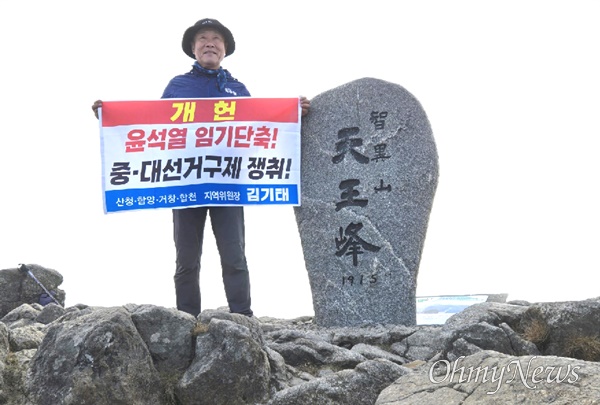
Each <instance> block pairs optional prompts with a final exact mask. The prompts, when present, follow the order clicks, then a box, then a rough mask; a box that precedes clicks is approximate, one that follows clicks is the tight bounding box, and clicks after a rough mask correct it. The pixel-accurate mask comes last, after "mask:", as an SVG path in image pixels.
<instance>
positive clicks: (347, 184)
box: [335, 179, 369, 211]
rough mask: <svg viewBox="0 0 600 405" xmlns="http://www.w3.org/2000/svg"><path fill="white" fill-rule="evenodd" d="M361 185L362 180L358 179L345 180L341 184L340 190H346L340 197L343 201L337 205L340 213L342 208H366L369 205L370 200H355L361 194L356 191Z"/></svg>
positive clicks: (336, 207) (336, 208)
mask: <svg viewBox="0 0 600 405" xmlns="http://www.w3.org/2000/svg"><path fill="white" fill-rule="evenodd" d="M359 184H360V180H357V179H349V180H343V181H342V182H341V183H340V190H344V191H342V194H341V196H340V198H341V199H342V201H339V202H337V203H336V204H335V210H336V211H339V210H341V209H342V208H345V207H349V206H358V207H364V206H366V205H367V204H368V203H369V200H365V199H355V198H354V197H358V195H359V194H360V192H359V191H358V190H355V189H354V187H356V186H358V185H359Z"/></svg>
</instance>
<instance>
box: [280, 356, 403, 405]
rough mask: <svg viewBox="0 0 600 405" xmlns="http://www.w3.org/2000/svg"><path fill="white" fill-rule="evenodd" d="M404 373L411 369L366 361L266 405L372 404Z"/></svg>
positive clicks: (294, 388)
mask: <svg viewBox="0 0 600 405" xmlns="http://www.w3.org/2000/svg"><path fill="white" fill-rule="evenodd" d="M406 373H410V370H409V369H407V368H404V367H402V366H399V365H397V364H395V363H392V362H391V361H388V360H384V359H378V360H368V361H365V362H363V363H360V364H359V365H357V367H356V368H355V369H353V370H342V371H339V372H337V373H334V374H331V375H328V376H325V377H322V378H318V379H314V380H311V381H309V382H307V383H305V384H302V385H297V386H295V387H292V388H288V389H286V390H283V391H280V392H278V393H277V394H276V395H275V397H274V398H273V399H272V400H271V401H270V402H269V405H307V404H318V405H363V404H364V405H371V404H373V403H374V401H375V400H376V399H377V397H378V396H379V393H380V392H381V391H382V390H383V389H384V388H385V387H387V386H388V385H390V384H391V383H392V382H393V381H394V380H396V379H397V378H399V377H400V376H402V375H404V374H406Z"/></svg>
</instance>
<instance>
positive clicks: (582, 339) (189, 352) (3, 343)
mask: <svg viewBox="0 0 600 405" xmlns="http://www.w3.org/2000/svg"><path fill="white" fill-rule="evenodd" d="M598 302H599V300H598V299H591V300H585V301H580V302H577V301H573V302H564V303H533V304H529V303H520V304H518V305H517V304H515V303H501V302H485V303H481V304H475V305H472V306H470V307H468V308H467V309H465V310H464V311H463V312H461V313H458V314H455V315H453V316H452V317H451V318H450V319H448V321H447V322H446V323H445V324H444V325H421V326H416V325H414V326H405V325H396V324H370V325H367V326H361V327H357V326H330V327H324V326H321V325H318V324H317V323H315V322H313V321H314V318H312V317H301V318H296V319H291V320H285V319H276V318H269V317H263V318H256V317H246V316H243V315H240V314H231V313H229V312H227V310H226V309H217V310H205V311H203V312H202V313H201V314H200V315H199V316H198V318H197V319H196V318H194V317H193V316H191V315H189V314H186V313H183V312H180V311H177V310H175V309H167V308H162V307H157V306H153V305H136V304H128V305H125V306H123V307H110V308H104V307H89V306H86V305H83V304H79V305H76V306H73V307H69V308H62V307H61V306H58V305H52V304H48V305H46V306H42V305H40V304H38V303H32V304H26V303H22V304H21V305H20V306H18V307H16V308H14V309H13V310H11V311H10V312H9V313H7V314H6V315H5V316H4V317H2V319H1V321H0V404H2V405H47V404H52V405H54V404H65V405H68V404H78V405H79V404H83V405H86V404H94V405H108V404H111V405H113V404H117V405H119V404H127V405H129V404H132V405H138V404H139V405H146V404H152V405H174V404H178V405H198V404H229V405H231V404H233V405H235V404H248V405H280V404H286V405H290V404H291V405H294V404H303V405H304V404H306V405H312V404H315V405H316V404H318V405H321V404H332V405H333V404H336V405H340V404H341V405H344V404H352V405H361V404H378V405H407V404H421V403H429V404H438V403H449V404H451V403H462V404H467V405H468V404H496V403H524V404H534V405H535V404H553V405H556V404H559V405H560V404H564V405H566V404H571V403H577V404H599V403H600V400H599V398H600V392H599V388H598V386H599V384H598V383H599V382H600V381H598V378H599V377H598V376H599V372H600V369H599V363H598V361H597V360H593V359H595V358H596V357H595V356H597V354H598V350H599V348H600V341H599V338H598V336H597V335H594V331H596V330H597V324H598V323H597V321H598ZM573 342H578V346H576V348H577V350H573ZM569 348H570V349H571V352H570V353H571V355H564V352H566V351H567V349H569ZM554 351H559V352H561V353H563V354H561V355H549V353H550V352H554ZM484 377H485V379H484Z"/></svg>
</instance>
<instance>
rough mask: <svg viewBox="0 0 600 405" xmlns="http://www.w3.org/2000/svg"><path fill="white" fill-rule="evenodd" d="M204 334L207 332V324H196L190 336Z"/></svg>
mask: <svg viewBox="0 0 600 405" xmlns="http://www.w3.org/2000/svg"><path fill="white" fill-rule="evenodd" d="M206 332H208V324H206V323H202V322H196V324H195V325H194V329H192V336H198V335H201V334H203V333H206Z"/></svg>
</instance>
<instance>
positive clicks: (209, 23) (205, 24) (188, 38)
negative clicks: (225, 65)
mask: <svg viewBox="0 0 600 405" xmlns="http://www.w3.org/2000/svg"><path fill="white" fill-rule="evenodd" d="M203 28H211V29H213V30H215V31H218V32H220V33H221V35H223V37H224V38H225V49H226V51H225V56H229V55H231V54H232V53H233V51H235V41H234V39H233V35H232V34H231V31H229V29H228V28H227V27H226V26H224V25H223V24H221V23H220V22H219V21H217V20H215V19H214V18H203V19H202V20H199V21H197V22H196V24H194V25H192V26H191V27H189V28H188V29H187V30H185V32H184V33H183V39H182V40H181V49H183V52H185V54H186V55H187V56H189V57H190V58H192V59H196V56H195V55H194V54H193V52H192V46H191V43H192V41H193V40H194V36H195V35H196V33H197V32H198V31H200V30H201V29H203Z"/></svg>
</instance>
